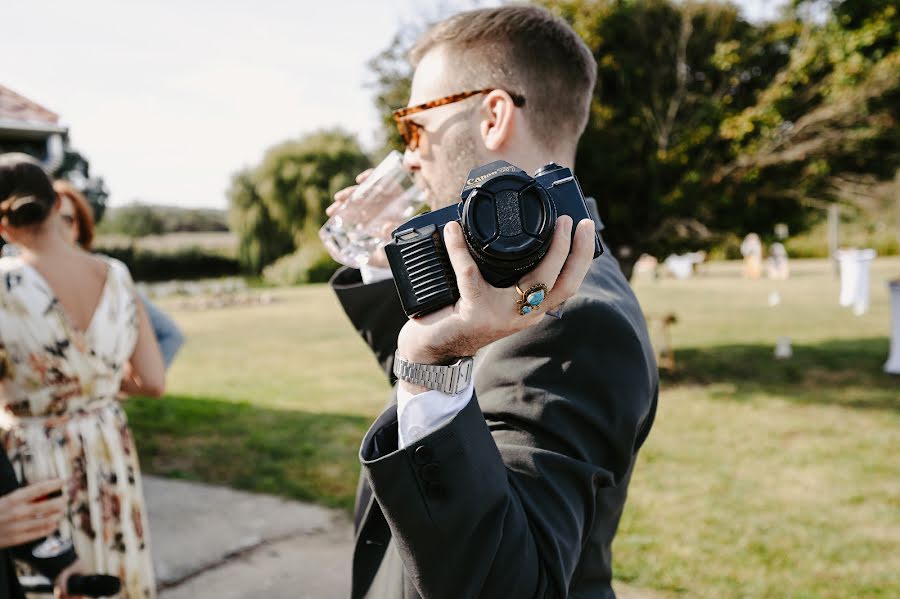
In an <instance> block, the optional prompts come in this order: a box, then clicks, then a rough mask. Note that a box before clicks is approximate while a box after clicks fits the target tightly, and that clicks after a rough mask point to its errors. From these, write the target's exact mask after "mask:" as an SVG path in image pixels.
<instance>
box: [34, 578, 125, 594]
mask: <svg viewBox="0 0 900 599" xmlns="http://www.w3.org/2000/svg"><path fill="white" fill-rule="evenodd" d="M19 582H20V583H21V584H22V589H23V590H24V591H25V592H26V593H52V592H53V584H52V583H50V582H48V581H47V579H46V578H44V577H42V576H23V577H22V578H20V579H19ZM121 588H122V583H121V581H119V579H118V577H116V576H108V575H106V574H84V575H81V574H73V575H72V576H70V577H69V580H68V582H67V584H66V592H68V594H69V595H80V596H82V597H110V596H112V595H115V594H117V593H118V592H119V591H120V590H121Z"/></svg>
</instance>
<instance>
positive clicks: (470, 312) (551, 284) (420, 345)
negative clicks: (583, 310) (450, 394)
mask: <svg viewBox="0 0 900 599" xmlns="http://www.w3.org/2000/svg"><path fill="white" fill-rule="evenodd" d="M571 231H572V219H571V218H570V217H568V216H561V217H560V218H559V219H558V220H557V221H556V231H555V232H554V234H553V240H552V242H551V244H550V249H549V250H547V254H546V255H545V256H544V258H543V260H541V262H540V264H538V266H537V268H535V269H534V270H533V271H531V272H529V273H528V274H526V275H524V276H523V277H522V279H521V280H520V281H519V287H520V288H521V289H523V290H525V289H527V288H528V287H530V286H531V285H534V284H537V283H543V284H545V285H546V286H547V288H548V289H549V290H550V292H549V294H548V295H547V297H546V298H545V299H544V301H543V303H542V304H541V305H540V309H539V310H535V311H532V312H531V313H530V314H526V315H522V314H519V312H518V311H517V310H516V300H517V299H518V298H519V293H518V292H517V291H516V289H515V287H506V288H504V289H498V288H496V287H493V286H492V285H491V284H490V283H488V282H487V281H485V280H484V277H483V276H482V275H481V271H479V270H478V266H477V265H476V264H475V261H474V260H473V259H472V256H471V255H470V254H469V250H468V248H467V247H466V242H465V239H464V238H463V232H462V229H461V228H460V226H459V224H458V223H456V222H451V223H448V224H447V225H446V226H445V227H444V244H445V245H446V247H447V253H448V255H449V256H450V262H451V264H452V265H453V270H454V272H455V273H456V283H457V286H458V287H459V295H460V297H459V301H457V302H456V303H455V304H454V305H452V306H447V307H446V308H443V309H441V310H439V311H437V312H433V313H431V314H428V315H426V316H423V317H421V318H416V319H412V320H410V321H409V322H408V323H406V324H405V325H404V326H403V329H402V330H401V331H400V337H399V339H398V344H397V351H398V352H399V354H400V355H401V356H402V357H404V358H406V359H407V360H410V361H412V362H419V363H423V364H446V363H449V362H451V361H453V360H454V359H456V358H460V357H464V356H473V355H475V352H477V351H478V350H479V349H481V348H482V347H485V346H486V345H488V344H490V343H493V342H494V341H497V340H499V339H503V338H504V337H508V336H510V335H512V334H513V333H517V332H519V331H521V330H523V329H525V328H528V327H530V326H533V325H535V324H537V323H538V322H539V321H540V320H541V319H542V318H543V317H544V314H545V313H546V311H547V310H553V309H554V308H556V307H558V306H559V305H560V304H561V303H563V302H564V301H566V300H567V299H569V298H570V297H572V296H573V295H574V294H575V292H576V291H578V288H579V287H580V286H581V282H582V280H584V277H585V275H586V274H587V272H588V269H589V268H590V266H591V260H592V259H593V255H594V222H593V221H592V220H590V219H584V220H582V221H581V222H580V223H578V228H577V231H576V235H575V239H574V242H573V243H571V252H570V251H569V248H570V238H571ZM401 384H402V385H404V388H405V389H406V390H407V391H409V392H411V393H418V392H420V391H421V390H422V389H421V388H418V387H416V386H415V385H411V384H409V383H406V382H405V381H402V382H401Z"/></svg>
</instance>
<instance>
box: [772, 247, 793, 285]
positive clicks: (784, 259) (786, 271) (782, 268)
mask: <svg viewBox="0 0 900 599" xmlns="http://www.w3.org/2000/svg"><path fill="white" fill-rule="evenodd" d="M790 275H791V267H790V263H789V262H788V254H787V249H785V247H784V244H783V243H779V242H775V243H773V244H772V245H771V246H769V257H768V258H767V259H766V276H768V277H769V278H770V279H773V280H776V281H784V280H786V279H787V278H788V277H789V276H790Z"/></svg>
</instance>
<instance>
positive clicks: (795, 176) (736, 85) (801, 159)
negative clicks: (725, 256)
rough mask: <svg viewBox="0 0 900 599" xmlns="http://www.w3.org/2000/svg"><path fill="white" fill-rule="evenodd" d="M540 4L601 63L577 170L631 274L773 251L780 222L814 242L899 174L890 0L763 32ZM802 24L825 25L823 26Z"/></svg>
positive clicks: (398, 45)
mask: <svg viewBox="0 0 900 599" xmlns="http://www.w3.org/2000/svg"><path fill="white" fill-rule="evenodd" d="M539 4H542V5H545V6H546V7H547V8H548V9H550V10H551V11H553V12H554V13H556V14H558V15H560V16H561V17H562V18H564V19H566V20H567V21H568V22H570V23H571V24H572V26H573V28H574V29H575V30H576V31H577V32H578V33H579V34H580V35H581V36H582V38H583V39H584V40H585V41H586V42H587V44H588V46H589V47H590V49H591V51H592V52H593V53H594V56H595V58H596V60H597V63H598V85H597V88H596V90H595V94H594V100H593V103H592V106H591V115H590V120H589V123H588V126H587V129H586V131H585V133H584V136H583V137H582V140H581V144H580V146H579V150H578V154H577V157H576V165H575V166H576V173H577V174H578V177H579V179H580V181H581V183H582V186H583V188H584V189H585V192H586V193H588V194H591V195H593V196H595V197H596V198H597V199H598V203H599V206H600V212H601V216H602V217H603V219H604V222H605V224H606V229H605V231H604V237H605V239H606V241H607V242H608V243H609V244H610V245H611V246H612V248H613V249H614V251H615V252H616V255H617V257H618V258H619V261H620V264H621V265H622V268H623V271H624V272H625V273H626V274H627V275H630V272H631V268H632V266H633V264H634V261H635V260H636V259H637V258H638V257H639V256H640V254H642V253H650V254H653V255H655V256H657V257H659V258H662V257H664V256H665V255H667V254H668V253H670V252H680V251H686V250H693V249H700V248H709V247H710V246H714V245H716V244H721V243H723V242H725V241H727V240H729V239H732V238H734V237H735V236H743V235H744V234H746V233H747V232H750V231H755V232H757V233H759V234H761V235H762V236H763V237H764V238H767V237H771V236H772V234H773V229H774V225H775V224H776V223H780V222H783V223H786V224H788V225H789V227H790V229H791V231H793V232H799V231H802V230H804V229H805V228H807V227H808V226H810V224H811V223H812V222H814V220H815V219H816V217H817V215H818V212H819V211H818V210H814V209H812V208H811V207H810V206H812V205H819V204H820V203H821V202H830V201H835V200H845V201H851V200H853V201H856V200H858V199H859V198H860V197H861V196H866V195H870V193H871V190H873V189H877V188H878V185H879V182H880V181H883V180H888V179H891V178H893V176H894V173H895V172H896V170H897V166H898V160H897V147H898V146H900V142H898V133H897V132H898V130H900V129H898V127H897V120H898V115H897V110H898V107H900V101H898V98H897V94H898V85H897V78H898V76H900V68H897V67H898V64H897V54H896V53H897V23H898V19H897V16H896V9H895V7H894V5H893V3H892V2H890V1H888V0H868V1H867V0H847V1H845V2H824V3H822V2H804V1H798V2H796V7H795V9H794V10H793V11H790V12H789V13H788V14H786V15H785V17H784V18H783V19H781V20H780V21H778V22H776V23H773V24H767V25H754V24H751V23H748V22H746V21H744V20H743V19H742V18H741V17H740V14H739V13H738V12H737V9H736V8H735V7H733V6H731V5H728V4H719V3H715V2H705V3H694V2H685V3H681V2H678V3H676V2H673V1H672V0H640V1H639V0H599V1H589V0H559V1H553V0H541V1H539ZM811 4H816V6H815V7H810V6H809V5H811ZM805 13H817V14H825V16H826V19H825V22H824V24H818V22H817V21H815V20H813V19H810V18H805V17H804V16H803V15H804V14H805ZM405 43H406V42H405V38H403V37H401V36H398V37H397V38H395V40H394V43H393V44H392V46H391V47H390V48H388V50H386V51H385V52H384V53H382V55H380V56H379V57H377V58H376V59H375V60H373V61H372V62H371V63H370V67H371V68H372V69H373V70H374V71H375V73H376V76H377V77H376V81H377V85H376V89H377V92H378V93H377V97H376V103H377V104H378V106H379V108H380V109H382V110H384V113H385V115H386V116H387V107H388V106H389V103H390V102H393V105H394V106H396V105H397V103H396V98H397V97H400V96H404V95H405V94H407V93H408V88H409V73H408V71H403V70H402V68H400V67H399V66H397V65H398V64H399V63H398V57H399V56H402V55H404V54H405V50H406V47H404V44H405ZM385 122H386V123H390V122H389V121H388V120H387V119H386V121H385ZM387 131H388V135H392V126H391V125H390V124H389V128H388V129H387ZM389 139H392V140H393V142H394V143H396V139H394V138H390V137H389Z"/></svg>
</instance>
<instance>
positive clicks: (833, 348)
mask: <svg viewBox="0 0 900 599" xmlns="http://www.w3.org/2000/svg"><path fill="white" fill-rule="evenodd" d="M793 349H794V355H793V357H792V358H791V359H789V360H777V359H775V357H774V355H773V351H774V347H773V346H769V345H722V346H715V347H703V348H685V349H680V348H679V349H676V350H675V355H676V363H677V370H676V371H675V372H674V373H665V372H664V373H663V375H662V380H663V384H664V385H669V386H671V385H680V384H699V385H711V384H716V383H719V384H722V383H725V384H728V385H733V387H734V389H733V391H731V390H728V391H724V392H721V393H719V392H716V391H715V390H714V389H713V394H714V395H715V394H719V395H725V396H728V397H732V398H735V399H748V398H749V397H750V396H752V395H756V394H760V393H764V394H769V395H778V396H782V397H783V398H784V399H786V400H789V401H797V402H802V403H821V404H834V405H841V406H846V407H851V408H869V409H879V410H894V411H900V377H898V376H892V375H889V374H886V373H885V372H884V370H883V367H884V362H885V360H886V359H887V351H888V340H887V339H886V338H883V337H875V338H864V339H842V340H833V341H827V342H824V343H819V344H814V345H795V346H794V348H793Z"/></svg>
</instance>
